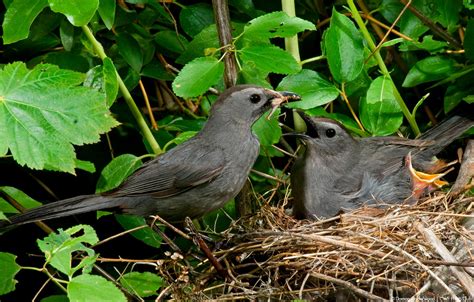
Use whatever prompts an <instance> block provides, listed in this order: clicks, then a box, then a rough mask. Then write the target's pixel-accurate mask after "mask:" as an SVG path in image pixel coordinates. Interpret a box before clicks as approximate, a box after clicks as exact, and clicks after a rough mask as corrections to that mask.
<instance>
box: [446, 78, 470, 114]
mask: <svg viewBox="0 0 474 302" xmlns="http://www.w3.org/2000/svg"><path fill="white" fill-rule="evenodd" d="M472 92H473V89H466V88H465V89H463V88H462V87H459V86H458V85H456V84H453V85H450V86H448V88H447V89H446V92H445V94H444V112H445V113H448V112H450V111H451V110H453V109H454V108H456V106H457V105H459V104H460V103H461V101H462V100H463V98H465V97H467V96H468V95H469V94H471V93H472Z"/></svg>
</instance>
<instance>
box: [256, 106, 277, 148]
mask: <svg viewBox="0 0 474 302" xmlns="http://www.w3.org/2000/svg"><path fill="white" fill-rule="evenodd" d="M279 114H280V110H279V109H278V110H277V111H275V113H274V114H273V115H272V117H271V118H270V120H268V114H264V115H263V116H261V117H260V118H259V119H258V120H257V121H256V122H255V123H254V124H253V126H252V131H253V132H254V133H255V135H257V137H258V140H259V141H260V144H261V145H262V146H270V145H273V144H276V143H278V141H279V140H280V137H281V127H280V125H279V124H278V115H279Z"/></svg>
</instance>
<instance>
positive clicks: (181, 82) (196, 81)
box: [173, 57, 224, 98]
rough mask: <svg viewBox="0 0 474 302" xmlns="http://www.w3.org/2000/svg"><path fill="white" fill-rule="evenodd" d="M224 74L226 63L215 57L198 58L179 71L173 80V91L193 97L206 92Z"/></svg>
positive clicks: (178, 94)
mask: <svg viewBox="0 0 474 302" xmlns="http://www.w3.org/2000/svg"><path fill="white" fill-rule="evenodd" d="M223 74H224V63H222V62H221V61H218V60H217V59H216V58H213V57H202V58H197V59H195V60H193V61H191V62H189V63H188V64H186V65H185V66H184V67H183V69H181V71H180V72H179V74H178V76H177V77H176V78H175V79H174V81H173V91H174V93H175V94H176V95H177V96H180V97H183V98H191V97H196V96H199V95H201V94H203V93H205V92H206V91H207V90H208V89H209V87H211V86H212V85H215V84H216V83H217V82H218V81H219V80H220V79H221V78H222V76H223Z"/></svg>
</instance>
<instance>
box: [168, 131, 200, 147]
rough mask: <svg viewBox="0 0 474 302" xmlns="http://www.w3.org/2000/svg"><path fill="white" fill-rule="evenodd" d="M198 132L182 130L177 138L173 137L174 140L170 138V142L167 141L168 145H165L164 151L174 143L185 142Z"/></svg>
mask: <svg viewBox="0 0 474 302" xmlns="http://www.w3.org/2000/svg"><path fill="white" fill-rule="evenodd" d="M197 133H198V132H197V131H185V132H181V133H180V134H178V135H177V136H176V137H175V138H173V139H172V140H170V141H169V142H167V143H166V145H165V146H164V147H163V151H166V150H168V147H169V146H171V145H172V144H176V145H179V144H182V143H184V142H185V141H187V140H188V139H190V138H191V137H193V136H195V135H196V134H197Z"/></svg>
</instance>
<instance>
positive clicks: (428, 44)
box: [399, 35, 448, 53]
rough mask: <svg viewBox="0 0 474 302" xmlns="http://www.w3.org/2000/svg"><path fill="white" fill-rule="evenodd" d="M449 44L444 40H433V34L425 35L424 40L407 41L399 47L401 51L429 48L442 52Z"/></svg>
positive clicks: (432, 50)
mask: <svg viewBox="0 0 474 302" xmlns="http://www.w3.org/2000/svg"><path fill="white" fill-rule="evenodd" d="M447 46H448V43H446V42H444V41H436V40H433V36H432V35H428V36H424V37H423V41H422V42H417V41H405V42H403V43H402V44H401V45H400V47H399V49H400V51H413V50H427V51H429V52H431V53H435V52H440V51H442V50H443V49H444V48H446V47H447Z"/></svg>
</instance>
